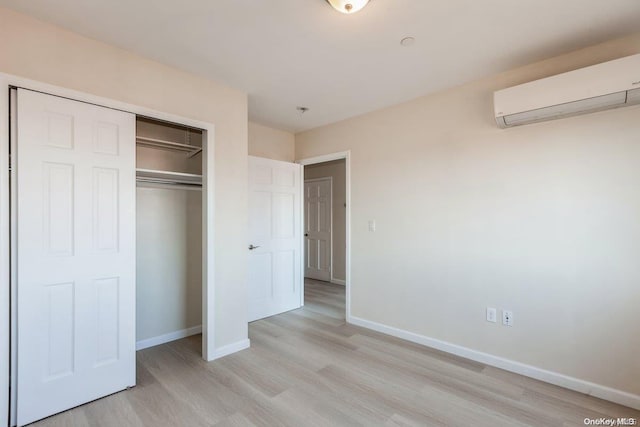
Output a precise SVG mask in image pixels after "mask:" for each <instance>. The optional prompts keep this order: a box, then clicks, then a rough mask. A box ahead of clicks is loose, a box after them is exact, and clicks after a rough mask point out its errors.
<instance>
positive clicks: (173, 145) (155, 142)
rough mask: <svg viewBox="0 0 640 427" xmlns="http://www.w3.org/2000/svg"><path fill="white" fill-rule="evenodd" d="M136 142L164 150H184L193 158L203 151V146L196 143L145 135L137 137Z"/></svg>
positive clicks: (143, 145)
mask: <svg viewBox="0 0 640 427" xmlns="http://www.w3.org/2000/svg"><path fill="white" fill-rule="evenodd" d="M136 144H137V145H139V146H141V147H151V148H160V149H163V150H171V151H182V152H186V153H187V157H189V158H191V157H193V156H196V155H198V154H200V153H201V152H202V147H196V146H195V145H189V144H182V143H180V142H173V141H165V140H162V139H155V138H146V137H143V136H137V137H136Z"/></svg>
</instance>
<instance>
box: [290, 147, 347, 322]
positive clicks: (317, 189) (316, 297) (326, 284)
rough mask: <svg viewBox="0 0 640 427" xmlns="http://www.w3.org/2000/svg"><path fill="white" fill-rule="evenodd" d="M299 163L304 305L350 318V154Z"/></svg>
mask: <svg viewBox="0 0 640 427" xmlns="http://www.w3.org/2000/svg"><path fill="white" fill-rule="evenodd" d="M300 163H301V164H302V165H303V166H304V171H303V176H304V186H303V206H304V215H303V231H304V233H303V250H304V257H303V259H304V268H303V274H304V305H305V308H306V309H310V310H312V311H317V312H319V313H321V314H323V315H328V316H331V317H335V318H337V319H341V320H348V318H349V312H350V310H349V304H348V302H349V267H348V266H349V256H348V253H349V250H348V249H349V218H350V215H349V207H350V206H349V159H348V153H338V154H335V155H330V156H323V157H318V158H312V159H306V160H303V161H301V162H300Z"/></svg>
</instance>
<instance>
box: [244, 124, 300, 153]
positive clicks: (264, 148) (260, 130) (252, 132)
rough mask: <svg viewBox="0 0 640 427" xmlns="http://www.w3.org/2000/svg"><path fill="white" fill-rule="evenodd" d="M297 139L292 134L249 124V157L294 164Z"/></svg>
mask: <svg viewBox="0 0 640 427" xmlns="http://www.w3.org/2000/svg"><path fill="white" fill-rule="evenodd" d="M294 141H295V138H294V135H293V134H292V133H291V132H287V131H283V130H280V129H274V128H270V127H268V126H263V125H260V124H258V123H253V122H249V155H251V156H256V157H265V158H267V159H273V160H282V161H285V162H293V160H294V159H295V155H294V149H295V143H294Z"/></svg>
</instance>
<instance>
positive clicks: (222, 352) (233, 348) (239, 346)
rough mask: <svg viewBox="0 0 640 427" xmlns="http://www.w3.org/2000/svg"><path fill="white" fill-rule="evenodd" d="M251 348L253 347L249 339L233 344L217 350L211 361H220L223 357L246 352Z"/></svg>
mask: <svg viewBox="0 0 640 427" xmlns="http://www.w3.org/2000/svg"><path fill="white" fill-rule="evenodd" d="M250 346H251V341H249V339H248V338H247V339H246V340H242V341H238V342H234V343H232V344H228V345H225V346H222V347H220V348H216V349H215V350H214V352H213V358H212V359H211V360H216V359H220V358H221V357H225V356H228V355H230V354H232V353H236V352H238V351H240V350H245V349H247V348H249V347H250Z"/></svg>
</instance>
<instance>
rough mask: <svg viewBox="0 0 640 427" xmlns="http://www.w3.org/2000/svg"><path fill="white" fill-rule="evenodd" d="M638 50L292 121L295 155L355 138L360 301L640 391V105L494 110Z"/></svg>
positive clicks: (600, 53)
mask: <svg viewBox="0 0 640 427" xmlns="http://www.w3.org/2000/svg"><path fill="white" fill-rule="evenodd" d="M638 52H640V34H636V35H634V36H631V37H627V38H625V39H620V40H614V41H611V42H609V43H606V44H603V45H599V46H595V47H592V48H588V49H584V50H581V51H577V52H574V53H571V54H568V55H564V56H561V57H558V58H554V59H551V60H547V61H544V62H541V63H538V64H533V65H531V66H527V67H523V68H520V69H516V70H513V71H510V72H506V73H503V74H500V75H496V76H493V77H488V78H484V79H482V80H479V81H476V82H473V83H470V84H467V85H464V86H461V87H457V88H454V89H451V90H447V91H444V92H441V93H437V94H434V95H431V96H427V97H423V98H419V99H416V100H414V101H411V102H408V103H404V104H401V105H398V106H395V107H391V108H388V109H384V110H380V111H376V112H373V113H370V114H367V115H364V116H360V117H356V118H353V119H350V120H346V121H343V122H339V123H335V124H332V125H328V126H324V127H321V128H318V129H315V130H311V131H308V132H304V133H300V134H297V135H296V157H297V158H298V159H302V158H307V157H313V156H317V155H322V154H327V153H332V152H338V151H344V150H351V180H352V187H351V194H352V206H351V212H352V239H353V240H352V241H353V246H352V291H351V292H352V294H351V296H352V314H353V316H356V317H360V318H364V319H367V320H371V321H375V322H379V323H382V324H386V325H390V326H393V327H396V328H400V329H403V330H407V331H411V332H414V333H417V334H420V335H424V336H428V337H433V338H437V339H439V340H444V341H447V342H450V343H455V344H458V345H461V346H465V347H468V348H471V349H474V350H479V351H482V352H486V353H489V354H493V355H497V356H500V357H503V358H507V359H511V360H514V361H518V362H523V363H525V364H529V365H533V366H536V367H540V368H543V369H547V370H550V371H554V372H558V373H562V374H565V375H568V376H571V377H577V378H580V379H584V380H587V381H591V382H594V383H597V384H601V385H605V386H609V387H612V388H615V389H619V390H623V391H626V392H629V393H632V394H635V395H640V381H638V378H640V362H639V361H640V359H639V358H638V354H640V310H639V309H638V306H639V303H640V287H639V286H638V284H639V283H640V268H639V267H638V266H639V265H640V262H639V261H638V254H640V107H638V106H635V107H629V108H624V109H619V110H612V111H606V112H601V113H596V114H591V115H584V116H579V117H574V118H568V119H563V120H557V121H551V122H546V123H541V124H536V125H529V126H524V127H519V128H512V129H507V130H500V129H498V128H497V127H496V125H495V122H494V119H493V109H492V93H493V91H495V90H496V89H500V88H505V87H509V86H513V85H515V84H519V83H522V82H526V81H530V80H534V79H537V78H542V77H545V76H549V75H552V74H556V73H559V72H564V71H568V70H571V69H576V68H580V67H583V66H587V65H592V64H595V63H599V62H603V61H607V60H611V59H614V58H618V57H622V56H626V55H630V54H634V53H638ZM369 219H375V220H376V221H377V232H375V233H372V232H368V231H367V221H368V220H369ZM487 306H493V307H498V308H506V309H510V310H513V313H514V326H513V327H511V328H509V327H503V326H501V325H499V324H493V323H488V322H486V321H485V320H484V319H485V308H486V307H487Z"/></svg>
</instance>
